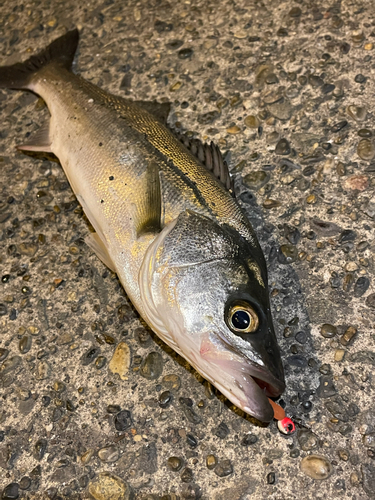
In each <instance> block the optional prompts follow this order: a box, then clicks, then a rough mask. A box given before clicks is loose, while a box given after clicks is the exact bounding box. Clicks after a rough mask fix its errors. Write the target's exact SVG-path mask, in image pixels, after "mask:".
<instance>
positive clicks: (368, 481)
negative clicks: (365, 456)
mask: <svg viewBox="0 0 375 500" xmlns="http://www.w3.org/2000/svg"><path fill="white" fill-rule="evenodd" d="M361 471H362V478H363V489H364V490H365V492H366V493H367V494H368V496H369V497H370V498H373V496H374V494H375V467H374V466H373V465H370V464H365V463H364V464H362V465H361Z"/></svg>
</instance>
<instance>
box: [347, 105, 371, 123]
mask: <svg viewBox="0 0 375 500" xmlns="http://www.w3.org/2000/svg"><path fill="white" fill-rule="evenodd" d="M346 110H347V113H348V115H350V116H351V117H352V118H353V119H354V120H355V121H357V122H363V121H365V120H366V117H367V110H366V108H365V107H363V106H355V105H354V104H351V105H350V106H348V107H347V108H346Z"/></svg>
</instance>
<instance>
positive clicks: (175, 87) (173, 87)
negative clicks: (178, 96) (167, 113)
mask: <svg viewBox="0 0 375 500" xmlns="http://www.w3.org/2000/svg"><path fill="white" fill-rule="evenodd" d="M182 85H183V83H182V82H176V83H174V84H173V85H171V86H170V87H169V90H170V92H176V91H177V90H180V88H181V87H182Z"/></svg>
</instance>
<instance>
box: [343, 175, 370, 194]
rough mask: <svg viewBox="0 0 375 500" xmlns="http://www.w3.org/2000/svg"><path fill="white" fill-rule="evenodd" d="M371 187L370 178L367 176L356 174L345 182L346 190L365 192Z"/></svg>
mask: <svg viewBox="0 0 375 500" xmlns="http://www.w3.org/2000/svg"><path fill="white" fill-rule="evenodd" d="M368 186H369V178H368V176H367V175H362V174H356V175H351V176H350V177H348V178H347V179H345V181H344V188H345V189H352V190H353V191H355V190H356V191H364V190H365V189H367V188H368Z"/></svg>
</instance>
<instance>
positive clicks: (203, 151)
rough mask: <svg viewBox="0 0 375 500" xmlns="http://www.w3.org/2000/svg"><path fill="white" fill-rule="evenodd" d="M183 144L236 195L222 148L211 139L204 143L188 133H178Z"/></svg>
mask: <svg viewBox="0 0 375 500" xmlns="http://www.w3.org/2000/svg"><path fill="white" fill-rule="evenodd" d="M177 137H178V139H179V140H180V141H181V142H182V144H183V145H184V146H185V147H186V148H187V149H188V150H189V151H190V153H191V154H192V155H194V156H195V157H196V158H197V159H198V160H199V162H200V163H201V164H202V165H203V166H204V167H206V168H207V170H209V171H210V172H212V174H213V175H214V176H215V178H216V179H218V180H219V181H220V182H221V184H222V185H223V186H224V187H225V188H226V189H227V190H228V191H229V192H230V194H231V195H232V196H233V197H235V194H234V184H233V179H232V177H231V175H230V173H229V168H228V165H227V162H226V161H225V160H224V158H223V156H222V154H221V151H220V149H219V148H218V147H217V146H216V144H214V143H213V142H212V141H211V144H203V143H202V141H200V140H199V139H196V138H194V139H190V138H189V137H187V136H186V135H183V134H177Z"/></svg>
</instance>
